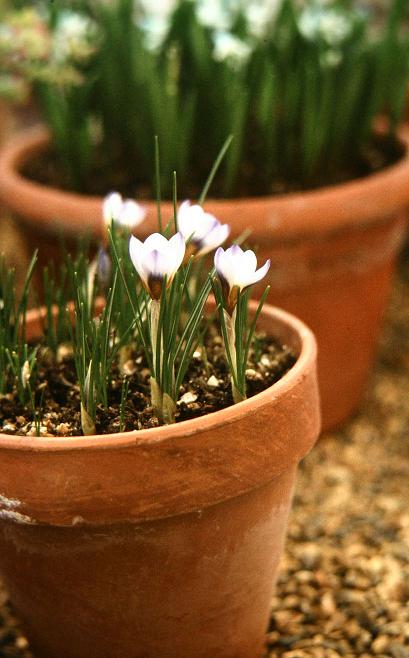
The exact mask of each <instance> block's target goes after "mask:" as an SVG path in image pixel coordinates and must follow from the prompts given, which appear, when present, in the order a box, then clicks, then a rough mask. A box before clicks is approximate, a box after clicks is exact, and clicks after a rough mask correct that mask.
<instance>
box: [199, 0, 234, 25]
mask: <svg viewBox="0 0 409 658" xmlns="http://www.w3.org/2000/svg"><path fill="white" fill-rule="evenodd" d="M196 16H197V19H198V21H199V23H201V25H203V26H204V27H208V28H210V29H217V30H228V29H230V27H231V22H232V11H231V7H229V6H228V5H227V3H226V2H223V0H198V2H197V4H196Z"/></svg>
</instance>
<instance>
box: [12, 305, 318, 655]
mask: <svg viewBox="0 0 409 658" xmlns="http://www.w3.org/2000/svg"><path fill="white" fill-rule="evenodd" d="M252 309H253V312H254V309H255V306H254V305H253V307H252ZM259 322H260V327H261V328H262V329H264V330H266V331H267V332H268V333H269V334H271V335H274V336H275V337H277V338H278V339H279V340H281V341H283V342H284V343H286V344H288V345H290V346H291V347H292V348H293V349H294V350H295V352H296V354H297V357H298V358H297V361H296V363H295V365H294V366H293V367H292V368H291V370H290V371H289V372H288V373H287V374H286V375H285V376H284V377H283V378H282V379H281V380H280V381H279V382H277V383H276V384H274V385H273V386H271V387H270V388H269V389H267V390H266V391H264V392H262V393H260V394H258V395H256V396H254V397H252V398H250V399H248V400H246V401H244V402H242V403H240V404H238V405H235V406H233V407H230V408H228V409H224V410H222V411H218V412H215V413H212V414H209V415H207V416H205V417H203V418H198V419H194V420H188V421H184V422H181V423H178V424H176V425H174V426H171V427H159V428H154V429H149V430H142V431H139V432H128V433H123V434H116V435H110V436H106V435H105V436H95V437H87V438H85V437H73V438H41V439H39V438H30V437H13V436H7V435H4V434H3V435H0V463H1V469H0V493H1V496H0V569H1V573H2V576H3V577H4V580H5V583H6V586H7V588H8V589H9V592H10V595H11V598H12V601H13V603H14V605H15V607H16V609H17V611H18V613H19V615H20V616H21V618H22V619H23V621H24V623H25V626H26V630H27V634H28V637H29V639H30V642H31V643H32V646H33V649H34V652H35V655H36V656H38V658H93V657H94V658H112V656H115V658H159V656H164V657H165V656H166V657H168V658H171V657H172V658H173V657H174V658H176V656H177V658H210V656H211V657H212V658H257V657H258V656H262V654H263V641H264V633H265V631H266V627H267V622H268V616H269V606H270V601H271V596H272V591H273V586H274V580H275V576H276V571H277V564H278V561H279V558H280V554H281V551H282V546H283V542H284V538H285V531H286V523H287V517H288V513H289V510H290V505H291V496H292V490H293V486H294V478H295V472H296V468H297V464H298V462H299V461H300V459H302V457H303V456H304V455H305V454H306V453H307V452H308V451H309V450H310V448H311V447H312V445H313V444H314V442H315V440H316V438H317V436H318V433H319V403H318V386H317V378H316V346H315V340H314V337H313V335H312V333H311V332H310V331H309V330H308V329H307V328H306V327H305V325H304V324H303V323H301V322H300V321H299V320H297V319H296V318H294V317H292V316H290V315H288V314H287V313H284V312H283V311H279V310H277V309H274V308H272V307H270V306H266V307H265V308H264V310H263V313H262V315H261V317H260V319H259ZM39 332H41V321H40V320H39V316H38V313H36V312H31V315H30V322H29V335H31V336H32V337H33V336H36V335H38V334H39Z"/></svg>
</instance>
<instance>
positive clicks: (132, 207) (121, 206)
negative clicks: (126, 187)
mask: <svg viewBox="0 0 409 658" xmlns="http://www.w3.org/2000/svg"><path fill="white" fill-rule="evenodd" d="M145 215H146V208H144V207H143V206H141V205H140V204H139V203H137V202H136V201H133V200H132V199H123V198H122V196H121V195H120V194H119V193H118V192H112V193H111V194H108V196H106V197H105V199H104V201H103V203H102V216H103V218H104V222H105V225H106V227H109V226H110V225H111V223H112V222H115V223H116V224H118V225H119V226H123V227H126V228H129V229H130V230H132V229H134V228H135V227H136V226H138V224H140V223H141V222H142V221H143V220H144V218H145Z"/></svg>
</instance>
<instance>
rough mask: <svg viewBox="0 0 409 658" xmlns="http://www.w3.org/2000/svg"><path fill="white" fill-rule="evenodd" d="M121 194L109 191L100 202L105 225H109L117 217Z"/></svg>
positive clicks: (119, 209)
mask: <svg viewBox="0 0 409 658" xmlns="http://www.w3.org/2000/svg"><path fill="white" fill-rule="evenodd" d="M122 204H123V201H122V196H121V195H120V194H119V193H118V192H111V194H108V195H107V196H106V197H105V198H104V200H103V202H102V216H103V219H104V222H105V225H106V226H109V225H110V224H111V222H112V220H114V219H117V217H118V216H119V215H120V212H121V208H122Z"/></svg>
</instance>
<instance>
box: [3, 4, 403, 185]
mask: <svg viewBox="0 0 409 658" xmlns="http://www.w3.org/2000/svg"><path fill="white" fill-rule="evenodd" d="M35 6H36V7H39V8H40V9H39V11H35V9H34V8H31V9H30V11H29V10H27V8H25V9H24V11H23V17H21V12H20V13H19V12H18V13H17V14H16V13H9V14H7V15H5V17H4V19H3V20H4V25H5V26H6V27H7V26H8V30H7V29H5V30H3V31H2V33H1V35H0V53H4V57H3V60H2V61H3V65H2V66H3V69H4V70H3V85H1V84H0V93H1V87H2V86H3V87H4V92H3V93H4V94H6V93H8V90H9V87H10V85H11V83H12V82H13V81H14V83H15V85H16V87H17V89H20V87H19V84H20V86H21V84H23V83H27V81H30V82H31V83H32V84H33V87H34V92H35V95H36V97H37V99H38V101H39V103H40V105H41V107H42V110H43V114H44V117H45V119H46V121H47V123H48V125H49V126H50V129H51V133H52V137H53V144H54V149H55V150H56V152H57V153H58V155H59V159H60V166H61V168H62V169H63V171H64V175H65V179H66V180H68V181H69V184H70V185H71V186H72V187H74V188H75V189H77V190H83V191H86V190H87V189H89V186H90V182H91V181H92V180H93V178H95V171H99V172H100V171H101V170H105V176H106V177H107V178H108V180H109V172H110V163H111V162H112V157H113V156H114V157H115V158H116V164H117V167H119V168H120V169H122V171H123V172H127V171H128V172H131V171H132V172H133V175H132V178H130V179H126V176H125V177H124V178H123V180H122V182H123V184H124V185H125V186H128V188H129V186H131V187H133V186H135V185H137V184H141V185H142V186H143V187H145V188H146V185H147V184H149V183H150V182H151V181H150V180H149V179H148V180H146V179H144V175H143V174H144V172H149V171H153V164H154V153H153V149H152V144H153V137H154V135H158V136H159V139H160V144H161V160H162V175H163V177H162V191H163V194H164V196H166V197H167V198H171V197H172V180H171V173H172V171H173V170H177V171H178V176H179V186H180V189H181V190H182V191H183V193H184V196H185V195H186V194H190V193H191V190H189V189H188V185H190V186H191V187H192V186H193V187H195V186H196V185H197V182H198V181H201V180H203V177H204V175H205V172H206V171H208V169H209V166H210V164H211V161H212V158H213V155H214V153H216V152H217V151H218V149H219V148H220V145H221V143H222V142H223V140H224V136H225V135H226V134H228V133H233V134H234V142H233V144H232V148H231V149H230V151H229V153H228V155H227V157H226V159H225V162H224V165H223V176H222V177H221V179H220V180H221V182H220V185H219V186H218V193H219V194H223V195H227V196H232V195H235V194H237V193H242V192H243V191H244V192H245V193H250V194H264V193H269V192H271V191H272V190H280V189H288V186H290V187H291V188H294V187H308V186H313V185H317V184H322V183H325V182H326V181H331V180H338V179H339V178H342V177H343V176H347V175H355V173H356V171H357V169H359V166H360V163H361V162H362V157H363V153H367V152H368V147H371V146H373V143H372V140H373V129H374V120H375V119H376V117H377V116H378V115H379V114H383V115H385V116H386V118H387V119H388V120H389V127H390V132H391V134H394V132H395V129H396V126H397V123H398V121H399V119H400V117H401V115H402V111H403V109H404V107H405V99H406V88H407V80H408V71H409V38H408V32H407V29H406V28H405V25H406V23H405V19H407V10H408V7H407V0H391V1H390V3H389V8H388V9H387V11H386V16H385V17H384V18H383V19H381V18H380V17H379V15H378V14H376V13H375V12H373V11H372V12H371V3H366V4H365V3H363V2H358V0H328V1H326V2H323V1H322V0H308V2H307V1H303V0H274V1H273V0H258V1H256V0H246V1H244V0H231V1H230V2H227V1H226V0H173V1H171V2H163V3H151V2H148V1H147V0H139V2H138V1H135V0H112V2H106V1H103V0H95V1H92V2H91V1H90V0H88V1H86V0H78V1H77V2H75V3H72V2H64V1H63V0H61V1H60V2H58V3H57V2H55V3H51V4H50V3H49V2H45V1H44V2H41V0H40V1H39V2H38V3H36V5H35ZM50 7H51V9H50ZM25 35H26V36H27V35H28V36H27V38H24V37H25ZM0 73H1V71H0ZM1 79H2V78H1V76H0V80H1ZM108 154H109V160H108V159H107V158H108ZM111 185H112V186H115V185H114V183H113V182H112V183H111Z"/></svg>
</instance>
